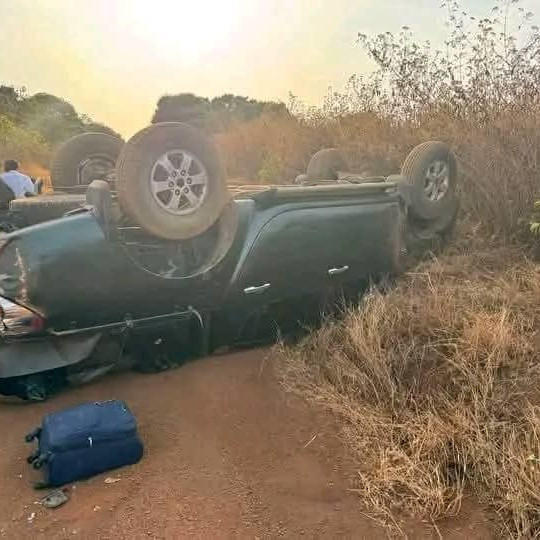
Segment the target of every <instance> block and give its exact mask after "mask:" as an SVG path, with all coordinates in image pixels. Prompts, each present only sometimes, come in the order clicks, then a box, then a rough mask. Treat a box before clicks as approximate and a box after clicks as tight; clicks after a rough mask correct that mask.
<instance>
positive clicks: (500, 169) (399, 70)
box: [218, 0, 540, 242]
mask: <svg viewBox="0 0 540 540" xmlns="http://www.w3.org/2000/svg"><path fill="white" fill-rule="evenodd" d="M443 4H444V5H443V9H444V10H446V11H447V14H448V27H447V28H448V32H447V34H448V35H447V39H446V42H445V48H444V49H443V50H436V49H435V48H433V47H432V46H431V45H429V44H427V43H424V42H422V41H421V36H420V39H417V38H415V36H414V35H413V34H412V32H411V31H410V30H409V29H408V28H407V27H404V28H403V29H402V31H401V32H400V33H398V34H397V35H393V34H391V33H388V32H387V33H384V34H380V35H376V36H365V35H360V36H359V45H360V46H361V47H362V48H363V49H364V50H365V52H366V53H367V54H368V56H370V57H371V58H372V60H374V62H375V63H376V65H377V68H376V69H375V70H374V71H373V72H372V73H370V74H368V75H365V76H361V77H360V76H356V77H352V78H351V80H350V81H349V84H348V85H347V87H346V88H345V89H344V90H343V91H341V92H335V91H329V93H328V96H327V98H326V100H325V102H324V104H323V105H322V106H321V107H320V108H307V107H304V106H302V104H301V103H299V102H298V100H292V101H291V103H290V105H289V109H290V110H291V111H292V113H293V114H290V115H288V114H280V115H273V116H265V117H263V118H258V119H255V120H253V121H251V122H248V123H245V124H238V125H236V126H232V128H231V130H230V131H229V132H227V133H224V134H221V135H220V136H219V139H218V142H219V145H220V147H221V149H222V153H223V155H224V157H225V160H226V162H227V165H228V170H229V173H230V175H231V176H239V177H244V178H246V177H247V178H249V179H250V180H251V181H253V180H259V181H261V182H264V181H269V180H271V181H272V182H286V181H290V180H291V179H292V178H293V177H294V176H295V175H297V174H299V173H302V172H304V171H305V168H306V165H307V163H308V161H309V158H310V156H311V155H312V154H313V153H314V152H315V151H316V150H319V149H320V148H321V147H324V146H337V147H339V148H341V149H342V150H343V151H344V153H345V155H346V156H347V158H348V161H349V164H350V168H351V170H353V171H355V172H358V173H362V174H366V175H372V174H390V173H395V172H399V169H400V167H401V163H402V162H403V160H404V158H405V156H406V155H407V153H408V152H409V151H410V150H411V149H412V148H413V147H414V146H415V145H416V144H418V143H420V142H423V141H425V140H429V139H439V140H442V141H445V142H448V143H449V144H450V145H451V146H452V148H453V149H454V150H455V152H456V154H457V156H458V161H459V164H460V170H461V190H462V195H463V197H462V201H463V209H464V211H465V212H466V213H467V214H469V216H470V217H471V219H472V221H475V222H477V223H478V224H479V225H480V228H481V231H482V232H483V233H484V236H486V237H491V236H497V237H498V238H500V239H502V240H503V241H505V242H513V241H516V240H520V239H522V238H523V236H522V235H523V233H524V231H525V229H526V227H524V226H523V223H522V222H521V219H522V218H527V217H528V216H529V214H530V212H531V208H532V204H533V202H534V200H535V198H536V197H538V195H539V193H540V182H539V171H540V167H539V165H540V30H539V28H538V27H537V26H536V25H535V24H534V16H533V14H531V13H528V12H527V11H526V10H525V9H523V8H522V7H521V6H520V2H519V0H494V7H493V10H491V11H488V12H487V15H486V16H485V17H473V16H472V15H470V14H468V13H466V11H464V10H463V9H462V7H461V6H460V5H459V4H458V3H457V2H455V1H453V0H451V1H445V2H443Z"/></svg>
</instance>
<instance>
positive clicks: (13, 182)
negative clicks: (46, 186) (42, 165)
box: [0, 159, 36, 199]
mask: <svg viewBox="0 0 540 540" xmlns="http://www.w3.org/2000/svg"><path fill="white" fill-rule="evenodd" d="M4 171H5V172H4V173H3V174H0V179H2V180H3V181H4V183H5V184H6V185H7V186H8V187H9V188H10V189H11V191H13V194H14V195H15V198H16V199H21V198H22V197H32V196H34V195H35V194H36V190H35V187H34V183H33V182H32V180H31V179H30V177H29V176H26V174H22V173H20V172H19V163H18V162H17V161H15V160H14V159H7V160H6V161H4Z"/></svg>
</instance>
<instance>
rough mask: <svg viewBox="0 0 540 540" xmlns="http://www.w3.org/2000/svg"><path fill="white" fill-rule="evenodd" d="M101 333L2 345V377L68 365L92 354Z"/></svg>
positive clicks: (0, 364)
mask: <svg viewBox="0 0 540 540" xmlns="http://www.w3.org/2000/svg"><path fill="white" fill-rule="evenodd" d="M100 337H101V334H92V335H90V336H88V335H86V336H69V337H61V338H56V337H48V338H46V339H36V340H32V341H13V342H10V343H3V344H2V345H0V379H5V378H9V377H21V376H24V375H31V374H33V373H40V372H43V371H49V370H52V369H58V368H62V367H68V366H71V365H73V364H77V363H78V362H82V361H83V360H85V359H86V358H88V357H89V356H90V354H91V353H92V351H93V350H94V347H95V346H96V344H97V342H98V341H99V338H100Z"/></svg>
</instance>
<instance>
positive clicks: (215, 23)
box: [129, 0, 247, 61]
mask: <svg viewBox="0 0 540 540" xmlns="http://www.w3.org/2000/svg"><path fill="white" fill-rule="evenodd" d="M243 3H244V2H240V1H236V2H234V1H233V2H231V1H222V0H199V1H197V0H153V1H148V0H132V1H131V2H130V9H129V13H130V16H131V18H132V24H133V28H132V29H131V30H132V31H133V32H134V33H136V34H137V35H138V37H139V39H140V40H141V41H142V43H141V45H142V46H146V47H150V48H151V49H153V51H154V53H155V54H157V55H158V56H160V57H164V58H169V59H170V58H173V57H174V56H175V55H181V56H182V60H183V61H197V60H200V59H202V58H203V57H204V56H206V55H208V54H211V53H212V52H214V51H216V50H218V49H219V50H223V49H224V48H228V47H229V46H230V44H231V42H232V41H233V39H234V34H235V30H236V29H237V28H238V23H239V18H240V14H241V13H242V10H241V9H240V7H241V6H240V4H243ZM246 3H247V2H246Z"/></svg>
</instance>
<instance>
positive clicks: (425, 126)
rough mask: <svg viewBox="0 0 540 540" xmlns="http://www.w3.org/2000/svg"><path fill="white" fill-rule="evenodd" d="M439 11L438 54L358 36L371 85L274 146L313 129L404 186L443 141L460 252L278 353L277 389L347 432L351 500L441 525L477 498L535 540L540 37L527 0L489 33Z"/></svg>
mask: <svg viewBox="0 0 540 540" xmlns="http://www.w3.org/2000/svg"><path fill="white" fill-rule="evenodd" d="M443 8H444V9H446V10H447V12H448V22H449V25H448V28H449V34H448V39H447V41H446V49H445V50H443V51H435V50H433V49H432V48H431V47H430V46H429V45H427V44H423V43H420V42H418V41H416V40H415V39H414V36H413V35H412V34H411V32H410V30H409V29H408V28H404V29H403V30H402V32H400V33H399V34H398V35H392V34H389V33H385V34H381V35H378V36H359V43H360V45H361V46H363V47H364V49H365V50H366V51H367V53H368V55H369V56H370V57H371V58H372V59H373V60H374V61H375V62H376V64H377V66H378V67H377V69H376V70H375V71H374V72H373V73H372V74H369V75H368V76H365V77H357V78H353V79H351V82H350V85H349V87H348V88H347V89H345V91H344V92H340V93H336V92H331V93H329V96H328V98H327V100H326V102H325V104H324V106H323V107H322V108H321V109H319V110H304V111H302V114H300V115H297V116H296V117H295V118H293V117H288V118H285V117H281V118H274V119H273V120H272V121H273V122H275V123H276V126H277V125H282V130H280V129H278V128H276V127H274V128H273V129H272V130H267V131H266V132H265V133H267V134H268V136H269V137H273V136H274V135H272V134H274V133H275V134H277V133H279V132H280V131H283V132H284V131H285V130H286V129H291V130H303V129H305V128H306V126H309V128H310V129H311V130H312V132H313V133H315V134H316V135H314V138H315V139H316V140H317V144H319V143H322V142H324V144H325V145H327V146H337V147H339V148H342V149H343V151H344V152H345V153H346V155H347V156H348V158H349V162H350V165H351V168H352V169H353V170H356V172H360V173H362V172H364V173H365V174H387V173H389V172H397V171H398V170H399V168H400V164H401V163H402V161H403V159H404V157H405V155H406V154H407V153H408V152H409V151H410V150H411V149H412V148H413V147H414V146H415V145H416V144H418V143H419V142H421V141H424V140H429V139H439V140H442V141H445V142H447V143H449V144H450V145H451V146H452V148H453V149H454V150H455V152H456V154H457V157H458V162H459V168H460V188H459V189H460V191H461V201H462V216H461V220H460V221H461V226H460V230H459V232H458V234H460V235H461V238H460V240H459V242H458V246H457V247H455V248H454V254H453V255H451V256H445V257H442V258H440V259H438V260H434V261H431V262H430V263H426V264H424V265H422V266H420V267H418V268H417V270H416V271H414V272H413V273H410V274H408V275H406V276H405V277H404V278H403V279H402V280H401V281H400V282H399V283H398V285H397V286H394V287H393V288H392V287H389V288H387V289H385V290H373V291H372V292H371V293H370V294H368V295H367V296H366V297H365V298H364V299H363V300H362V301H361V303H360V305H359V306H358V307H357V308H353V309H351V310H350V311H348V312H347V313H345V314H344V318H343V320H337V321H328V322H327V324H326V325H324V326H323V327H322V328H321V329H320V330H317V331H315V332H313V334H312V335H311V336H309V337H308V338H306V339H305V340H304V341H303V342H301V343H300V344H299V345H297V346H295V347H280V348H278V350H277V354H278V356H279V359H280V366H281V368H282V373H283V382H284V384H285V385H286V386H287V387H288V388H289V389H290V390H292V391H296V392H299V393H301V394H302V395H304V396H307V397H308V399H310V400H311V401H313V402H314V403H316V404H318V405H320V406H323V407H326V408H329V409H330V410H331V411H333V412H334V414H335V415H336V416H337V418H339V419H340V420H341V421H340V425H341V426H342V431H343V435H344V438H345V440H346V441H347V443H348V445H349V447H350V449H351V451H352V452H353V455H355V456H356V457H357V462H358V475H357V479H356V482H355V487H354V489H355V490H356V491H357V492H358V493H359V494H361V495H362V501H363V503H364V504H366V505H367V507H368V508H369V509H370V510H371V511H372V512H374V513H376V514H378V515H379V516H380V517H381V519H384V520H386V521H387V522H389V523H392V524H393V525H394V526H396V527H397V528H399V523H398V521H397V518H396V516H399V515H400V513H406V514H409V515H413V516H417V517H420V518H423V519H426V520H429V521H431V522H434V523H436V522H437V520H438V519H440V518H442V517H445V516H449V515H455V514H457V513H458V512H459V510H460V507H461V503H462V500H463V498H464V497H465V496H467V495H471V494H472V495H474V496H475V497H476V499H477V500H479V501H480V502H481V503H483V504H485V505H487V506H489V507H490V508H492V510H493V511H494V512H495V514H496V515H497V516H498V518H499V524H500V532H501V536H503V537H512V538H537V537H540V468H539V467H540V393H539V388H540V352H539V350H540V335H539V333H538V332H539V330H538V329H539V328H540V307H539V306H540V301H539V300H540V268H539V267H538V265H537V264H535V263H534V262H532V261H531V260H529V259H528V258H527V256H526V253H531V251H530V250H529V249H528V247H527V249H525V244H530V243H533V244H535V243H536V242H537V239H535V238H533V237H532V236H531V235H530V234H529V228H528V220H529V216H530V215H531V213H532V209H533V203H534V201H535V200H536V199H537V198H539V195H540V30H539V28H538V27H537V26H535V25H534V19H533V15H532V14H530V13H528V12H527V11H526V10H524V9H522V8H521V7H520V3H519V1H517V0H499V1H497V2H495V6H494V9H493V11H491V12H490V13H489V14H488V15H487V16H486V17H483V18H473V17H471V16H470V15H469V14H467V13H466V12H464V11H463V10H462V9H461V7H460V6H459V5H458V3H457V2H454V1H452V0H451V1H445V2H443ZM269 122H270V120H269ZM289 124H290V125H291V126H292V127H287V128H285V125H286V126H289ZM250 129H262V128H261V126H255V125H252V126H251V127H250ZM260 136H262V132H261V135H260ZM291 145H292V146H294V141H291ZM268 147H269V148H272V151H273V152H276V153H277V156H278V157H277V159H275V160H274V162H275V163H278V164H279V163H281V164H285V165H287V166H289V167H292V168H294V169H296V168H299V167H301V166H303V164H304V162H305V161H306V160H307V158H308V156H307V152H308V151H311V148H310V145H309V144H307V143H306V142H305V139H303V143H302V146H298V147H297V148H295V149H292V148H290V147H289V148H287V149H286V152H285V151H282V150H280V147H279V146H273V145H272V144H270V143H268ZM295 151H296V153H295ZM281 171H282V175H281V177H280V178H282V179H283V178H285V176H286V172H287V171H286V169H285V167H283V168H282V169H281ZM253 172H256V171H255V168H254V169H253ZM479 245H482V246H483V248H484V251H481V252H479V251H478V246H479ZM495 246H499V247H498V248H496V247H495ZM500 246H503V247H500Z"/></svg>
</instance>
